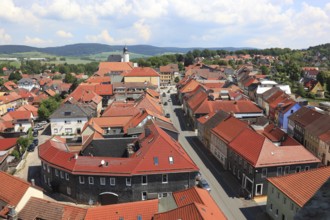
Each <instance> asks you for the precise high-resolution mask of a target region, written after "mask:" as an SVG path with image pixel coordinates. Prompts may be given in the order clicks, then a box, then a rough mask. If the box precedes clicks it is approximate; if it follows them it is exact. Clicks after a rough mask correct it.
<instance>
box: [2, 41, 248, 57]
mask: <svg viewBox="0 0 330 220" xmlns="http://www.w3.org/2000/svg"><path fill="white" fill-rule="evenodd" d="M123 47H124V45H116V46H111V45H106V44H97V43H85V44H72V45H66V46H59V47H46V48H38V47H29V46H24V45H0V54H13V53H22V52H42V53H47V54H52V55H56V56H77V57H79V56H86V55H91V54H98V53H102V52H114V51H121V50H122V49H123ZM193 49H201V50H202V49H210V50H227V51H236V50H242V49H248V48H234V47H219V48H199V47H198V48H197V47H196V48H180V47H155V46H151V45H130V46H128V50H129V51H130V52H131V53H137V54H143V55H148V56H155V55H160V54H165V53H187V52H188V51H191V50H193Z"/></svg>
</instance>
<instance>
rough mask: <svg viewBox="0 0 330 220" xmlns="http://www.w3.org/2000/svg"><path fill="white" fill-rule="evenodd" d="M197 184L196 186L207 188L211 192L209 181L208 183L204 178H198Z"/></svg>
mask: <svg viewBox="0 0 330 220" xmlns="http://www.w3.org/2000/svg"><path fill="white" fill-rule="evenodd" d="M197 186H198V187H199V188H202V189H205V190H207V191H208V192H211V187H210V185H209V183H208V182H207V181H206V180H205V179H200V180H199V181H198V184H197Z"/></svg>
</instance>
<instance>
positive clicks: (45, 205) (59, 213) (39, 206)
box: [18, 197, 87, 220]
mask: <svg viewBox="0 0 330 220" xmlns="http://www.w3.org/2000/svg"><path fill="white" fill-rule="evenodd" d="M86 212H87V209H84V208H79V207H76V206H71V205H66V204H62V203H59V202H52V201H48V200H44V199H39V198H35V197H31V198H30V200H29V201H28V202H27V204H26V205H25V206H24V208H23V209H22V210H21V211H20V212H19V214H18V218H19V219H47V220H58V219H72V220H74V219H75V220H83V219H85V215H86Z"/></svg>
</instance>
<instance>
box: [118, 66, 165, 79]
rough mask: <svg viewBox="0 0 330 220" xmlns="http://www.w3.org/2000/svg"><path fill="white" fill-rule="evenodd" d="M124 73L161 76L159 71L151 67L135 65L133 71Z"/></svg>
mask: <svg viewBox="0 0 330 220" xmlns="http://www.w3.org/2000/svg"><path fill="white" fill-rule="evenodd" d="M122 75H123V76H124V77H146V76H150V77H159V73H157V72H156V71H155V70H154V69H153V68H151V67H134V68H133V69H132V70H131V71H128V72H126V73H124V74H122Z"/></svg>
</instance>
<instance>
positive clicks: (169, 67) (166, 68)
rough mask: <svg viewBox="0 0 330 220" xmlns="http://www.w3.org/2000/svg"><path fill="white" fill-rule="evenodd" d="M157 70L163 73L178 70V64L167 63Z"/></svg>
mask: <svg viewBox="0 0 330 220" xmlns="http://www.w3.org/2000/svg"><path fill="white" fill-rule="evenodd" d="M159 71H160V72H163V73H172V72H179V67H178V64H168V65H166V66H160V67H159Z"/></svg>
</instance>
